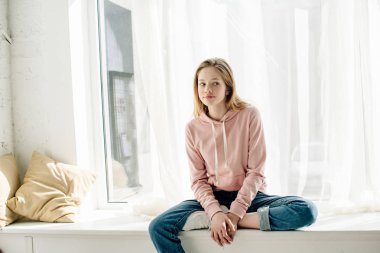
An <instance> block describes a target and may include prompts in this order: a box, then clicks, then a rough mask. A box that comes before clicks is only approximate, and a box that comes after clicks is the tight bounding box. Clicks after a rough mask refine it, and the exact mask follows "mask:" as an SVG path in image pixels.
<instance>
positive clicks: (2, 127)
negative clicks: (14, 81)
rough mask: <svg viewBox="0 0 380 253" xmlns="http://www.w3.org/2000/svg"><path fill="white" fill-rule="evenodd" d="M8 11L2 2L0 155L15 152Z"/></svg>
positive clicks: (2, 1) (0, 17) (3, 1)
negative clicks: (6, 37)
mask: <svg viewBox="0 0 380 253" xmlns="http://www.w3.org/2000/svg"><path fill="white" fill-rule="evenodd" d="M7 11H8V0H0V155H3V154H6V153H9V152H13V134H12V101H11V97H12V94H11V83H10V44H9V43H8V42H7V41H6V40H5V39H3V36H2V34H1V31H2V30H3V31H5V32H6V33H8V20H7Z"/></svg>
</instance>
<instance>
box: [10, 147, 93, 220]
mask: <svg viewBox="0 0 380 253" xmlns="http://www.w3.org/2000/svg"><path fill="white" fill-rule="evenodd" d="M94 181H95V174H94V173H92V172H91V171H88V170H83V169H80V168H78V167H76V166H72V165H68V164H64V163H59V162H56V161H54V160H52V159H51V158H49V157H47V156H45V155H43V154H41V153H38V152H36V151H34V152H33V155H32V159H31V161H30V162H29V167H28V170H27V172H26V174H25V178H24V182H23V184H22V185H21V187H20V189H18V191H17V192H16V196H15V197H14V198H12V199H10V200H9V201H8V207H9V208H10V209H12V210H13V211H14V212H16V213H18V214H20V215H22V216H25V217H27V218H29V219H32V220H40V221H47V222H74V221H75V217H76V214H78V213H79V206H80V204H81V202H82V201H83V199H84V197H85V195H86V193H87V192H88V191H89V189H90V187H91V186H92V185H93V183H94Z"/></svg>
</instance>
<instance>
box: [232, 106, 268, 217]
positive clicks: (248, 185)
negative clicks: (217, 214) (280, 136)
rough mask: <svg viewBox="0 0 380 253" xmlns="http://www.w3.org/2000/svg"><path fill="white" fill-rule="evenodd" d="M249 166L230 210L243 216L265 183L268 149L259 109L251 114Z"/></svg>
mask: <svg viewBox="0 0 380 253" xmlns="http://www.w3.org/2000/svg"><path fill="white" fill-rule="evenodd" d="M248 145H249V147H248V168H247V172H246V176H245V179H244V182H243V185H242V187H241V188H240V190H239V192H238V195H237V197H236V199H235V200H234V201H233V202H232V204H231V208H230V212H231V213H233V214H236V215H237V216H239V217H240V219H241V218H243V216H244V215H245V214H246V212H247V209H248V207H249V206H250V205H251V203H252V200H253V199H254V198H255V196H256V194H257V192H258V190H259V189H260V187H261V186H262V184H263V183H264V179H265V177H264V163H265V159H266V149H265V140H264V131H263V126H262V123H261V119H260V114H259V112H258V110H257V109H254V110H253V111H252V113H251V114H250V122H249V142H248Z"/></svg>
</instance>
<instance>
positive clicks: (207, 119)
mask: <svg viewBox="0 0 380 253" xmlns="http://www.w3.org/2000/svg"><path fill="white" fill-rule="evenodd" d="M238 113H239V112H238V111H232V110H228V111H227V112H226V114H224V116H223V118H221V119H220V120H215V119H212V118H210V117H209V116H207V114H206V113H204V112H202V114H201V115H200V116H199V119H200V121H202V122H203V123H209V124H211V123H214V124H215V125H218V124H222V122H227V121H229V120H231V119H232V118H234V117H235V116H236V115H237V114H238Z"/></svg>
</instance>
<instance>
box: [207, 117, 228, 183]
mask: <svg viewBox="0 0 380 253" xmlns="http://www.w3.org/2000/svg"><path fill="white" fill-rule="evenodd" d="M211 127H212V138H213V140H214V147H215V177H216V184H217V183H218V177H219V162H218V147H217V145H216V131H215V126H214V123H213V122H211ZM222 128H223V148H224V168H227V165H228V164H227V157H228V144H227V136H226V127H225V125H224V121H223V122H222Z"/></svg>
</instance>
